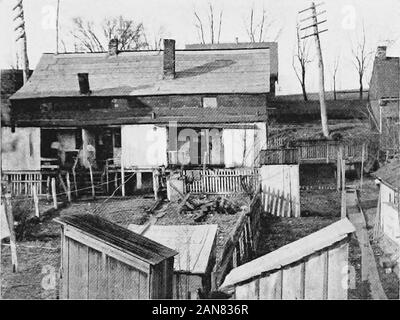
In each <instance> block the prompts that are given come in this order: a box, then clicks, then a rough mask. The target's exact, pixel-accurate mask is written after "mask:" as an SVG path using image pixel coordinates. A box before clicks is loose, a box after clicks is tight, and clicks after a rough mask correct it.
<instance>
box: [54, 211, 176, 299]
mask: <svg viewBox="0 0 400 320" xmlns="http://www.w3.org/2000/svg"><path fill="white" fill-rule="evenodd" d="M55 220H56V221H57V222H58V223H60V224H61V225H62V234H61V239H62V258H61V277H62V282H61V283H62V289H61V290H62V292H61V298H62V299H170V298H172V281H173V265H174V256H175V255H176V254H177V252H175V251H174V250H172V249H169V248H167V247H165V246H164V245H161V244H159V243H157V242H155V241H153V240H150V239H148V238H145V237H143V236H141V235H139V234H136V233H134V232H132V231H130V230H128V229H126V228H123V227H120V226H119V225H116V224H114V223H112V222H109V221H107V220H105V219H103V218H100V217H98V216H95V215H91V214H81V215H71V216H63V217H60V218H57V219H55Z"/></svg>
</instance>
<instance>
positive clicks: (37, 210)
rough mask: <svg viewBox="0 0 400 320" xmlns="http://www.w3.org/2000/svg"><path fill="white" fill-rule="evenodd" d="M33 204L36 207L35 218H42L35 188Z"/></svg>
mask: <svg viewBox="0 0 400 320" xmlns="http://www.w3.org/2000/svg"><path fill="white" fill-rule="evenodd" d="M33 204H34V206H35V217H38V218H39V217H40V212H39V197H38V194H37V190H36V187H34V188H33Z"/></svg>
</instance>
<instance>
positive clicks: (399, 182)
mask: <svg viewBox="0 0 400 320" xmlns="http://www.w3.org/2000/svg"><path fill="white" fill-rule="evenodd" d="M373 176H374V177H376V178H377V179H379V180H381V181H382V182H383V183H384V184H386V185H388V186H389V187H391V188H393V189H394V190H398V189H400V160H395V161H392V162H390V163H388V164H386V165H384V166H383V167H380V168H379V169H378V171H376V172H374V173H373Z"/></svg>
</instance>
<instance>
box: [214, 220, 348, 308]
mask: <svg viewBox="0 0 400 320" xmlns="http://www.w3.org/2000/svg"><path fill="white" fill-rule="evenodd" d="M354 231H355V229H354V227H353V225H352V224H351V223H350V221H349V220H348V219H343V220H340V221H338V222H336V223H333V224H332V225H330V226H328V227H326V228H324V229H321V230H319V231H317V232H315V233H313V234H311V235H309V236H307V237H304V238H302V239H300V240H297V241H295V242H292V243H290V244H288V245H286V246H284V247H281V248H279V249H278V250H275V251H273V252H271V253H268V254H266V255H264V256H262V257H260V258H257V259H255V260H252V261H250V262H248V263H246V264H244V265H242V266H239V267H237V268H235V269H233V270H232V271H231V272H230V273H229V274H228V275H227V276H226V278H225V281H224V283H223V284H222V285H221V287H220V290H222V291H226V292H230V293H232V294H233V297H234V298H235V299H263V300H269V299H277V300H288V299H289V300H294V299H307V300H310V299H341V300H342V299H347V290H348V280H349V279H348V269H347V268H348V256H349V245H348V243H349V235H350V234H351V233H353V232H354Z"/></svg>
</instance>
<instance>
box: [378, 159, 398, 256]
mask: <svg viewBox="0 0 400 320" xmlns="http://www.w3.org/2000/svg"><path fill="white" fill-rule="evenodd" d="M374 176H375V178H376V179H377V181H376V182H377V183H378V185H379V197H378V203H377V213H376V217H377V219H376V225H375V236H376V239H379V240H380V241H379V242H380V244H381V245H382V247H383V249H384V250H385V251H386V252H392V253H393V252H396V251H398V250H399V246H400V217H399V213H400V210H399V209H400V201H399V192H400V161H398V160H395V161H393V162H391V163H389V164H386V165H385V166H383V167H381V168H379V170H378V171H376V172H375V173H374Z"/></svg>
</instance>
